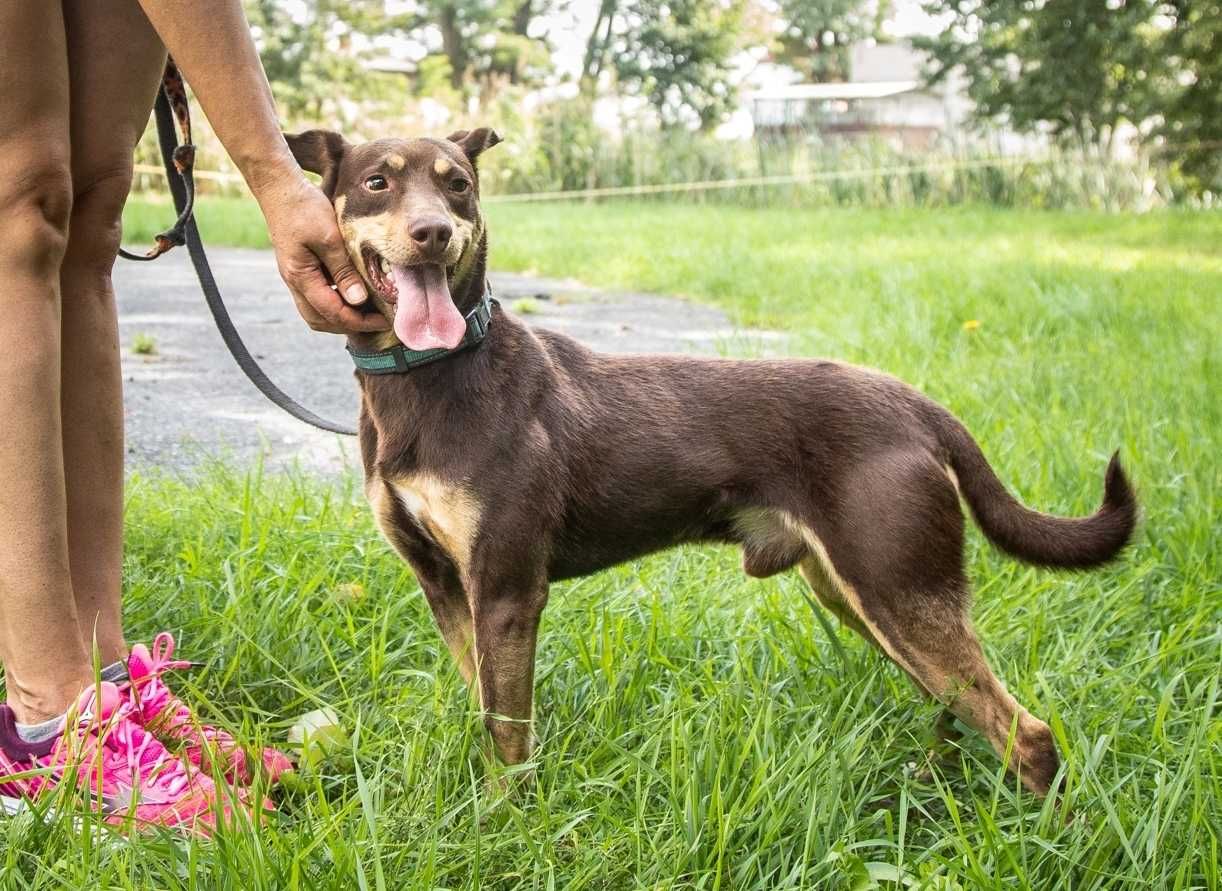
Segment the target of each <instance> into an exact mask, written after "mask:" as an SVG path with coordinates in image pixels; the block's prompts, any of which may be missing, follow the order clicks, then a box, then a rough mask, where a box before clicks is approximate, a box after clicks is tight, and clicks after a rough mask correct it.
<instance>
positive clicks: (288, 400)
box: [119, 60, 356, 436]
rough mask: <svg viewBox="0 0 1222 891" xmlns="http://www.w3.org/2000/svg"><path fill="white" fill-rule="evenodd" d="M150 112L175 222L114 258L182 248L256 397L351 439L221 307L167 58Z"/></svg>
mask: <svg viewBox="0 0 1222 891" xmlns="http://www.w3.org/2000/svg"><path fill="white" fill-rule="evenodd" d="M153 112H154V115H155V116H156V118H157V138H158V141H159V142H160V143H161V158H162V161H163V162H164V164H165V175H166V179H167V180H168V181H169V184H170V194H171V195H172V196H173V197H174V207H175V209H176V210H177V211H178V219H177V220H176V221H175V223H174V225H173V226H171V227H170V228H169V229H167V230H166V231H165V232H162V233H161V234H160V235H158V236H157V244H156V246H154V247H153V248H152V249H150V250H149V251H148V253H146V254H133V253H131V252H130V251H126V250H123V249H122V248H120V249H119V256H121V257H123V258H124V259H127V260H141V261H145V260H155V259H157V258H158V257H160V256H161V255H162V254H164V253H165V252H166V251H168V250H170V248H172V247H178V246H181V245H184V244H185V245H186V246H187V251H188V253H189V254H190V255H191V265H192V266H194V267H195V275H196V276H197V277H198V278H199V285H200V287H201V288H202V289H203V291H204V299H205V300H207V301H208V309H209V310H210V311H211V312H212V318H213V320H214V321H215V322H216V327H217V330H218V331H220V332H221V339H222V340H224V341H225V346H226V347H228V348H229V354H230V355H231V356H233V359H234V361H235V362H237V363H238V367H239V368H241V369H242V373H243V374H245V375H246V377H247V378H248V379H249V380H250V382H251V383H252V384H254V385H255V387H257V388H258V390H259V392H260V393H262V394H263V395H264V396H266V397H267V398H268V399H270V400H271V401H272V402H274V403H275V404H276V405H278V406H280V408H282V409H284V410H285V411H286V412H288V413H289V414H290V415H292V416H293V417H295V418H296V419H297V420H299V421H304V422H305V423H307V424H309V425H310V426H312V427H317V428H318V429H319V430H326V431H327V432H329V433H339V434H342V435H344V436H356V430H355V429H354V428H352V427H350V426H348V425H346V424H338V423H336V422H335V421H328V420H327V419H326V418H322V417H319V416H318V415H316V414H314V412H312V411H310V410H309V409H308V408H306V407H305V406H304V405H301V404H300V403H299V402H297V401H296V400H295V399H293V397H291V396H289V395H288V394H287V393H285V392H284V391H283V390H281V389H280V388H279V387H277V386H276V385H275V384H274V383H273V382H272V380H271V379H270V378H269V377H268V376H267V375H266V374H265V373H264V371H263V369H262V368H260V367H259V363H258V362H256V361H255V358H254V356H252V355H251V354H250V350H248V349H247V348H246V344H245V343H243V341H242V337H241V335H240V334H238V330H237V328H236V327H234V324H233V319H232V318H230V315H229V310H228V309H227V308H226V307H225V301H224V300H223V299H222V298H221V292H220V289H219V288H218V287H217V285H216V278H215V277H214V276H213V275H212V267H211V266H210V265H209V264H208V255H207V254H206V253H205V252H204V243H203V241H201V240H200V237H199V227H197V226H196V225H195V174H194V170H193V168H194V163H195V146H194V145H192V144H191V122H190V117H189V113H188V111H187V96H186V90H185V87H184V85H183V82H182V77H181V76H180V75H179V73H178V69H177V67H175V65H174V62H173V60H169V61H167V62H166V71H165V79H164V81H163V83H162V88H161V91H160V92H159V93H158V94H157V102H156V104H155V105H154V106H153ZM176 116H177V118H178V126H179V129H180V130H181V131H182V143H181V144H180V143H179V141H178V136H177V135H176V134H175V132H174V119H175V117H176Z"/></svg>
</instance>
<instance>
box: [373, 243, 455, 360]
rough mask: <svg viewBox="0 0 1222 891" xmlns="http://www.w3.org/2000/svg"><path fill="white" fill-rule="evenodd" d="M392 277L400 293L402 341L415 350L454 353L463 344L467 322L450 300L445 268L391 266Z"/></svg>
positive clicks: (397, 319)
mask: <svg viewBox="0 0 1222 891" xmlns="http://www.w3.org/2000/svg"><path fill="white" fill-rule="evenodd" d="M390 276H391V278H392V279H394V282H395V288H396V289H397V290H398V292H399V302H398V304H397V305H396V306H395V321H394V329H395V335H396V336H397V337H398V338H399V340H401V341H403V343H404V344H405V345H406V346H407V347H408V348H409V349H413V350H431V349H436V348H437V347H444V348H445V349H447V350H452V349H454V347H456V346H458V345H459V343H461V342H462V339H463V337H464V335H466V333H467V320H466V319H464V318H463V317H462V313H460V312H459V311H458V308H457V307H456V306H455V305H454V301H453V300H452V299H451V298H450V285H449V283H448V282H447V281H446V270H445V267H444V266H441V265H440V264H436V265H434V264H429V265H427V266H392V267H390Z"/></svg>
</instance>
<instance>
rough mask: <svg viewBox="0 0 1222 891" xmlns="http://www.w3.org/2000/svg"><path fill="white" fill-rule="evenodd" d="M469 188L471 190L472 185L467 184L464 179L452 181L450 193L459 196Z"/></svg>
mask: <svg viewBox="0 0 1222 891" xmlns="http://www.w3.org/2000/svg"><path fill="white" fill-rule="evenodd" d="M469 188H471V184H470V183H469V182H467V181H466V180H465V179H462V178H461V177H459V178H457V179H452V180H450V191H451V192H458V193H459V194H461V193H463V192H465V191H467V189H469Z"/></svg>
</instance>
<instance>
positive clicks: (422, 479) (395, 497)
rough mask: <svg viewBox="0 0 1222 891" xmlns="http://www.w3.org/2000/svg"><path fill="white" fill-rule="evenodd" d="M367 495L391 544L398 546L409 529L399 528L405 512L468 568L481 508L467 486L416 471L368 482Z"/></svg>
mask: <svg viewBox="0 0 1222 891" xmlns="http://www.w3.org/2000/svg"><path fill="white" fill-rule="evenodd" d="M368 495H369V501H370V504H371V505H372V506H373V510H374V515H375V516H376V517H377V518H378V525H379V526H381V528H382V533H383V534H384V535H385V536H386V537H387V539H388V540H389V541H390V542H391V544H392V545H395V546H396V547H399V545H398V541H399V536H400V535H402V534H403V533H404V532H405V531H407V530H401V529H399V528H398V527H399V525H400V524H401V522H402V519H403V517H404V515H406V518H407V519H408V521H409V522H410V523H411V524H413V525H414V526H416V527H417V529H419V530H420V531H423V532H424V533H425V534H426V535H427V536H428V537H429V538H430V539H431V540H432V542H433V543H434V544H435V545H436V546H438V547H440V548H441V549H442V550H443V551H445V552H446V554H447V555H448V556H449V557H450V559H451V560H452V561H454V563H455V564H456V565H457V566H458V568H459V570H460V571H462V570H465V569H466V567H467V565H468V563H469V562H470V559H471V549H472V546H473V544H474V541H475V534H476V531H477V530H478V528H479V518H480V511H479V505H478V503H477V502H476V501H475V499H474V498H473V497H472V496H471V494H470V493H469V492H468V491H467V490H466V489H465V488H463V487H462V486H461V485H458V484H454V483H449V482H446V481H443V480H440V479H438V478H437V477H434V476H431V475H428V474H413V475H411V476H403V477H398V478H396V479H393V480H385V479H381V478H378V479H376V480H374V481H372V482H371V484H370V485H369V487H368ZM395 507H398V508H399V510H395V509H394V508H395ZM388 527H389V528H388Z"/></svg>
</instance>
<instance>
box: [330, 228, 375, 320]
mask: <svg viewBox="0 0 1222 891" xmlns="http://www.w3.org/2000/svg"><path fill="white" fill-rule="evenodd" d="M321 259H322V262H323V265H324V266H326V267H327V272H328V273H330V275H331V281H333V282H335V287H336V288H338V289H339V292H340V294H341V295H343V298H344V302H345V303H348V304H350V305H352V306H360V305H361V304H362V303H364V302H365V301H366V300H367V299H368V297H369V292H368V291H367V290H366V289H365V282H364V281H363V280H362V279H361V274H360V273H359V272H357V271H356V266H355V265H353V263H352V257H351V256H350V255H349V253H348V250H347V248H345V247H344V244H343V242H342V241H340V240H339V239H338V238H336V239H328V240H327V243H326V245H325V246H324V250H323V256H322V258H321Z"/></svg>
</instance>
